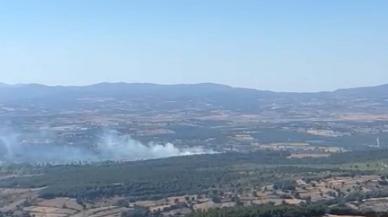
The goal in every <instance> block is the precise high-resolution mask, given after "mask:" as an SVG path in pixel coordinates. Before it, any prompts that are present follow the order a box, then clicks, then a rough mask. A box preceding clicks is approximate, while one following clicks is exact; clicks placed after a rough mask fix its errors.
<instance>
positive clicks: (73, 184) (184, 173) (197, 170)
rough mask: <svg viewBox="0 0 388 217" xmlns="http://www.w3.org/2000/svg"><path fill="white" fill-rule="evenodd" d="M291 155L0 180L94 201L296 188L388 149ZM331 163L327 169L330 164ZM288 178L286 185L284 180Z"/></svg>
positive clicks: (114, 166)
mask: <svg viewBox="0 0 388 217" xmlns="http://www.w3.org/2000/svg"><path fill="white" fill-rule="evenodd" d="M288 156H289V154H288V153H286V152H266V151H263V152H255V153H246V154H243V153H225V154H214V155H197V156H186V157H174V158H169V159H158V160H148V161H138V162H122V163H117V162H116V163H115V162H106V163H98V164H86V165H82V164H74V165H62V166H50V165H45V166H40V167H31V166H26V165H23V166H20V168H19V169H18V168H17V167H16V166H11V167H9V168H8V169H6V168H4V167H3V170H5V171H8V170H10V169H11V170H15V171H18V172H20V173H28V172H30V173H35V174H39V175H35V176H25V177H23V176H22V177H14V178H8V179H3V180H0V187H46V188H45V189H44V190H42V191H41V193H42V196H44V197H55V196H71V197H76V198H84V199H94V198H96V197H103V196H113V195H123V196H127V197H129V198H134V199H154V198H160V197H166V196H170V195H183V194H195V193H205V194H206V193H208V192H210V191H213V190H219V189H228V190H232V191H234V190H236V191H238V190H240V189H241V188H242V186H262V185H264V184H273V183H275V184H276V186H277V187H279V188H281V189H289V188H292V186H293V185H292V182H290V181H288V182H287V180H293V179H294V178H296V177H304V178H314V177H318V178H319V177H322V176H330V175H338V174H348V175H350V173H353V172H347V171H344V170H341V169H338V168H339V166H336V165H337V164H338V165H340V164H343V163H349V162H366V161H372V160H379V159H384V158H385V159H387V158H388V151H373V152H372V151H371V152H369V153H365V152H362V153H359V152H350V153H341V154H336V155H333V156H332V157H328V158H323V159H288V158H287V157H288ZM325 165H327V167H326V166H325ZM283 180H285V182H282V181H283Z"/></svg>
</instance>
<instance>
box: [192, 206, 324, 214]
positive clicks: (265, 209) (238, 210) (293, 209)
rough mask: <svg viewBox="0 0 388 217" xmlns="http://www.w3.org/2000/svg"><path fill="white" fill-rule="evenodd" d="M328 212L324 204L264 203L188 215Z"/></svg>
mask: <svg viewBox="0 0 388 217" xmlns="http://www.w3.org/2000/svg"><path fill="white" fill-rule="evenodd" d="M325 213H326V208H325V207H324V206H318V205H308V206H301V207H298V206H290V205H281V206H273V205H264V206H257V207H256V206H253V207H234V208H223V209H211V210H209V211H206V212H194V213H192V214H190V215H188V217H320V216H323V215H324V214H325Z"/></svg>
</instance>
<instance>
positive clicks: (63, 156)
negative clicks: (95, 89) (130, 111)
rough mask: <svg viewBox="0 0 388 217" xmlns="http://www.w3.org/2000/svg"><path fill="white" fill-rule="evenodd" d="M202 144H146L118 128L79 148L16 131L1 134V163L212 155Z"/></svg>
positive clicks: (128, 159)
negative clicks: (34, 140)
mask: <svg viewBox="0 0 388 217" xmlns="http://www.w3.org/2000/svg"><path fill="white" fill-rule="evenodd" d="M211 153H215V152H214V151H206V150H204V149H203V148H201V147H194V148H178V147H176V146H175V145H173V144H171V143H167V144H156V143H149V144H143V143H141V142H139V141H136V140H134V139H132V138H131V137H130V136H128V135H119V134H118V133H117V132H115V131H108V132H105V133H104V134H103V135H102V136H101V141H98V142H96V144H93V145H92V146H91V147H77V146H69V145H54V144H44V143H43V144H33V145H32V144H28V143H25V142H22V141H21V139H20V136H19V135H18V134H16V133H12V132H7V133H0V163H53V164H66V163H74V162H99V161H135V160H147V159H157V158H166V157H173V156H185V155H195V154H211Z"/></svg>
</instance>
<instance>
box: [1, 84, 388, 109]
mask: <svg viewBox="0 0 388 217" xmlns="http://www.w3.org/2000/svg"><path fill="white" fill-rule="evenodd" d="M85 99H88V100H89V101H88V102H90V101H93V100H94V102H98V100H97V99H111V100H117V101H120V102H122V101H127V102H131V103H132V104H136V105H143V106H144V107H147V108H148V107H151V108H154V107H155V109H158V108H161V109H171V108H181V109H184V108H186V107H187V108H190V107H193V106H194V107H195V108H203V109H205V108H206V107H211V108H220V109H227V110H233V111H243V112H255V111H257V110H263V109H266V108H269V107H272V108H273V107H279V108H288V107H295V106H303V107H305V108H306V107H311V108H314V106H320V107H328V108H331V107H333V106H336V109H351V108H357V107H360V106H361V107H362V108H364V107H368V108H370V109H372V110H375V109H381V108H387V107H388V105H387V104H388V84H386V85H381V86H375V87H361V88H351V89H340V90H337V91H332V92H316V93H292V92H273V91H262V90H256V89H248V88H236V87H230V86H226V85H220V84H213V83H201V84H177V85H159V84H147V83H144V84H143V83H99V84H95V85H89V86H45V85H40V84H21V85H7V84H0V103H1V104H6V105H7V104H11V105H27V104H28V105H30V104H36V105H39V106H40V107H47V108H51V107H63V108H66V107H69V106H70V107H74V106H80V104H81V105H85V103H82V102H85ZM356 103H357V104H356ZM332 109H334V107H333V108H332Z"/></svg>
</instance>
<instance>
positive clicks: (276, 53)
mask: <svg viewBox="0 0 388 217" xmlns="http://www.w3.org/2000/svg"><path fill="white" fill-rule="evenodd" d="M102 81H125V82H152V83H199V82H216V83H223V84H229V85H233V86H243V87H252V88H257V89H270V90H281V91H284V90H287V91H316V90H331V89H336V88H340V87H354V86H368V85H376V84H382V83H388V1H386V0H380V1H379V0H305V1H302V0H283V1H277V0H121V1H119V0H24V1H22V0H0V82H5V83H32V82H34V83H44V84H65V85H68V84H72V85H83V84H91V83H97V82H102Z"/></svg>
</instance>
